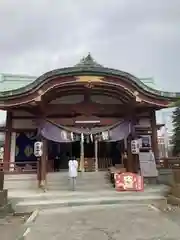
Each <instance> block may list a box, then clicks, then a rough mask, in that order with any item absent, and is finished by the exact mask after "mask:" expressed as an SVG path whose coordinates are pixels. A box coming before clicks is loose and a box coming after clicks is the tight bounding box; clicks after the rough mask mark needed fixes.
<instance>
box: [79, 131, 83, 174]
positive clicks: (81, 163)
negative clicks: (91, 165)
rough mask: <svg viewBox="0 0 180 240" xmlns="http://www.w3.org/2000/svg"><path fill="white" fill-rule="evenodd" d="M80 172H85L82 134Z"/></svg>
mask: <svg viewBox="0 0 180 240" xmlns="http://www.w3.org/2000/svg"><path fill="white" fill-rule="evenodd" d="M80 170H81V172H84V137H83V135H82V134H81V140H80Z"/></svg>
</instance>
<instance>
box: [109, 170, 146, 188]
mask: <svg viewBox="0 0 180 240" xmlns="http://www.w3.org/2000/svg"><path fill="white" fill-rule="evenodd" d="M114 178H115V188H116V190H117V191H143V190H144V182H143V177H142V176H140V175H138V174H135V173H131V172H126V173H121V174H115V176H114Z"/></svg>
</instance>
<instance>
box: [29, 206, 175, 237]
mask: <svg viewBox="0 0 180 240" xmlns="http://www.w3.org/2000/svg"><path fill="white" fill-rule="evenodd" d="M179 234H180V228H179V226H178V224H176V223H175V222H173V221H172V220H170V219H168V218H167V217H166V216H165V215H164V214H162V213H160V212H159V211H156V210H155V209H153V208H151V207H150V206H147V205H135V206H133V205H128V206H127V205H122V204H121V205H115V206H114V205H108V206H104V205H103V206H81V207H71V208H70V207H67V208H61V209H54V210H50V209H49V210H43V211H41V212H40V214H39V216H38V218H37V219H36V221H35V223H34V224H33V225H32V226H31V231H30V233H29V234H28V236H27V240H36V239H37V240H38V239H43V240H49V239H51V240H56V239H58V240H59V239H66V240H92V239H94V240H95V239H98V240H120V239H125V240H179V239H180V238H179Z"/></svg>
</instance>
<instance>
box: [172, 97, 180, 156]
mask: <svg viewBox="0 0 180 240" xmlns="http://www.w3.org/2000/svg"><path fill="white" fill-rule="evenodd" d="M172 122H173V138H172V143H173V155H174V156H177V155H180V102H179V101H178V102H177V103H176V108H175V110H174V112H173V117H172Z"/></svg>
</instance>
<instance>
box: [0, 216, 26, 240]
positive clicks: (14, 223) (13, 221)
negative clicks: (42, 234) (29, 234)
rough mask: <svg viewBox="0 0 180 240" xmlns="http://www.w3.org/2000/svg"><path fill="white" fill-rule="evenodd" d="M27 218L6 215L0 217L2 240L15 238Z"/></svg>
mask: <svg viewBox="0 0 180 240" xmlns="http://www.w3.org/2000/svg"><path fill="white" fill-rule="evenodd" d="M25 219H26V218H23V217H20V216H19V217H18V216H17V217H15V216H6V217H0V239H1V240H14V239H15V238H16V236H17V235H18V234H19V232H20V231H21V227H22V225H23V224H24V221H25Z"/></svg>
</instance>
